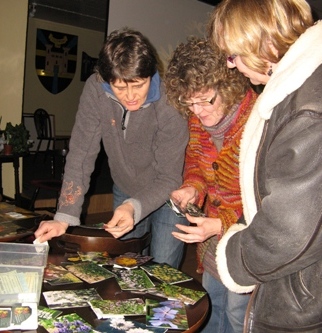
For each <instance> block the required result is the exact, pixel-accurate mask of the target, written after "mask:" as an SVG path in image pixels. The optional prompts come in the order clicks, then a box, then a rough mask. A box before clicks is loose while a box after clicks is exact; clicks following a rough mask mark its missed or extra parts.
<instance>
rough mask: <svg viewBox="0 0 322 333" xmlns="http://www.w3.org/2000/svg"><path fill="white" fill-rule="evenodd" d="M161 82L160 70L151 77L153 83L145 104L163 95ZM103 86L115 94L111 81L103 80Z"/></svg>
mask: <svg viewBox="0 0 322 333" xmlns="http://www.w3.org/2000/svg"><path fill="white" fill-rule="evenodd" d="M160 83H161V79H160V75H159V73H158V72H156V73H155V74H154V75H153V76H152V78H151V84H150V88H149V92H148V96H147V98H146V101H145V102H144V104H143V105H146V104H150V103H152V102H156V101H158V100H159V99H160V96H161V94H160ZM102 86H103V89H104V90H105V91H106V92H108V93H109V94H111V95H112V96H115V95H114V93H113V90H112V89H111V86H110V84H109V83H107V82H103V83H102Z"/></svg>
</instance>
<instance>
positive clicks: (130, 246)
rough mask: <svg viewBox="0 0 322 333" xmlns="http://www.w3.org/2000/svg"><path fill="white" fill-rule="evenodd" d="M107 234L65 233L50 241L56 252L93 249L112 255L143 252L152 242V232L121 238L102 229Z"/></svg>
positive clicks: (89, 250)
mask: <svg viewBox="0 0 322 333" xmlns="http://www.w3.org/2000/svg"><path fill="white" fill-rule="evenodd" d="M100 231H101V232H102V233H101V235H103V233H104V234H105V236H86V235H76V234H71V233H65V234H64V235H61V236H59V237H57V238H55V239H52V240H51V241H50V242H49V243H50V247H51V249H52V250H53V251H54V253H66V252H77V251H82V252H91V251H99V252H102V251H107V252H108V253H109V254H111V255H121V254H124V253H126V252H134V253H142V251H143V250H144V249H145V248H146V247H148V246H149V244H150V242H151V233H150V232H147V233H146V234H144V235H143V236H142V237H140V238H129V239H125V240H120V239H117V238H114V237H113V236H112V235H111V234H109V233H107V232H106V231H105V230H100Z"/></svg>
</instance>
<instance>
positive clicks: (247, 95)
mask: <svg viewBox="0 0 322 333" xmlns="http://www.w3.org/2000/svg"><path fill="white" fill-rule="evenodd" d="M165 85H166V90H167V96H168V100H169V102H170V103H171V104H172V105H173V106H174V107H175V108H176V109H178V110H179V111H180V112H181V114H182V115H183V116H184V117H187V118H188V124H189V132H190V139H189V143H188V146H187V149H186V157H185V169H184V182H183V185H182V186H181V187H180V188H179V189H178V190H176V191H174V192H172V193H171V198H172V200H173V201H174V202H175V203H176V204H177V205H179V206H180V207H181V208H182V210H183V211H184V210H185V209H186V207H187V204H189V203H193V204H195V205H197V206H198V207H200V208H202V210H203V212H204V214H205V217H192V216H191V215H189V214H186V216H187V219H188V220H189V221H190V222H191V223H193V225H191V226H183V225H177V228H178V229H179V230H180V231H181V232H173V233H172V234H173V236H174V237H176V238H177V239H180V240H181V241H183V242H186V243H194V242H197V243H198V246H197V249H198V250H197V254H198V270H199V271H200V272H203V278H202V281H203V286H204V288H205V289H206V290H207V291H208V293H209V296H210V298H211V303H212V306H211V314H210V319H209V321H208V322H207V324H206V326H205V327H204V329H203V331H202V332H216V333H220V332H225V333H227V332H242V330H243V322H244V316H245V311H246V307H247V303H248V300H249V295H246V294H243V295H238V294H236V293H233V292H230V291H229V290H228V289H227V288H226V287H225V286H224V285H223V284H222V283H221V281H220V279H219V276H218V272H217V267H216V263H215V255H216V247H217V243H218V240H219V239H220V238H221V236H222V235H223V234H224V233H225V232H226V230H227V229H228V228H229V227H230V226H231V225H233V224H234V223H236V222H237V220H238V219H239V217H240V216H241V215H242V203H241V196H240V186H239V144H240V139H241V136H242V133H243V129H244V125H245V123H246V121H247V119H248V116H249V114H250V111H251V109H252V107H253V105H254V103H255V100H256V98H257V94H256V93H255V92H254V91H253V90H252V89H251V87H250V84H249V81H248V80H247V79H246V78H245V77H244V76H243V75H241V74H240V73H239V72H238V71H236V70H230V69H228V68H227V66H226V56H225V55H224V54H223V53H221V52H220V51H219V50H218V49H213V48H211V47H210V45H209V44H208V42H207V41H206V40H204V39H197V38H190V39H189V40H188V42H187V43H186V44H180V45H179V46H178V47H177V48H176V50H175V52H174V54H173V56H172V59H171V60H170V62H169V65H168V69H167V72H166V75H165Z"/></svg>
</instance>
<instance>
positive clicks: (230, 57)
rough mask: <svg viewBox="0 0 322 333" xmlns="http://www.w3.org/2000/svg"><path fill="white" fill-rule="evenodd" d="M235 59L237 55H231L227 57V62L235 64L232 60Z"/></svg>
mask: <svg viewBox="0 0 322 333" xmlns="http://www.w3.org/2000/svg"><path fill="white" fill-rule="evenodd" d="M236 57H237V54H232V55H230V56H228V57H227V60H228V61H229V62H230V63H232V64H235V62H234V60H235V58H236Z"/></svg>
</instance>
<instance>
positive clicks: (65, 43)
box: [36, 29, 78, 94]
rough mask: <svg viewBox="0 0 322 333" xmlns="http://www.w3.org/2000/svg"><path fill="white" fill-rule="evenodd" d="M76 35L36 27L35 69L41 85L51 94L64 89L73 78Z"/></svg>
mask: <svg viewBox="0 0 322 333" xmlns="http://www.w3.org/2000/svg"><path fill="white" fill-rule="evenodd" d="M77 41H78V37H77V36H74V35H69V34H64V33H61V32H55V31H49V30H44V29H37V42H36V71H37V75H38V78H39V80H40V82H41V83H42V85H43V86H44V87H45V88H46V89H47V90H48V91H49V92H51V93H52V94H58V93H60V92H61V91H63V90H64V89H66V88H67V87H68V86H69V84H70V83H71V81H72V80H73V78H74V75H75V71H76V64H77Z"/></svg>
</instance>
